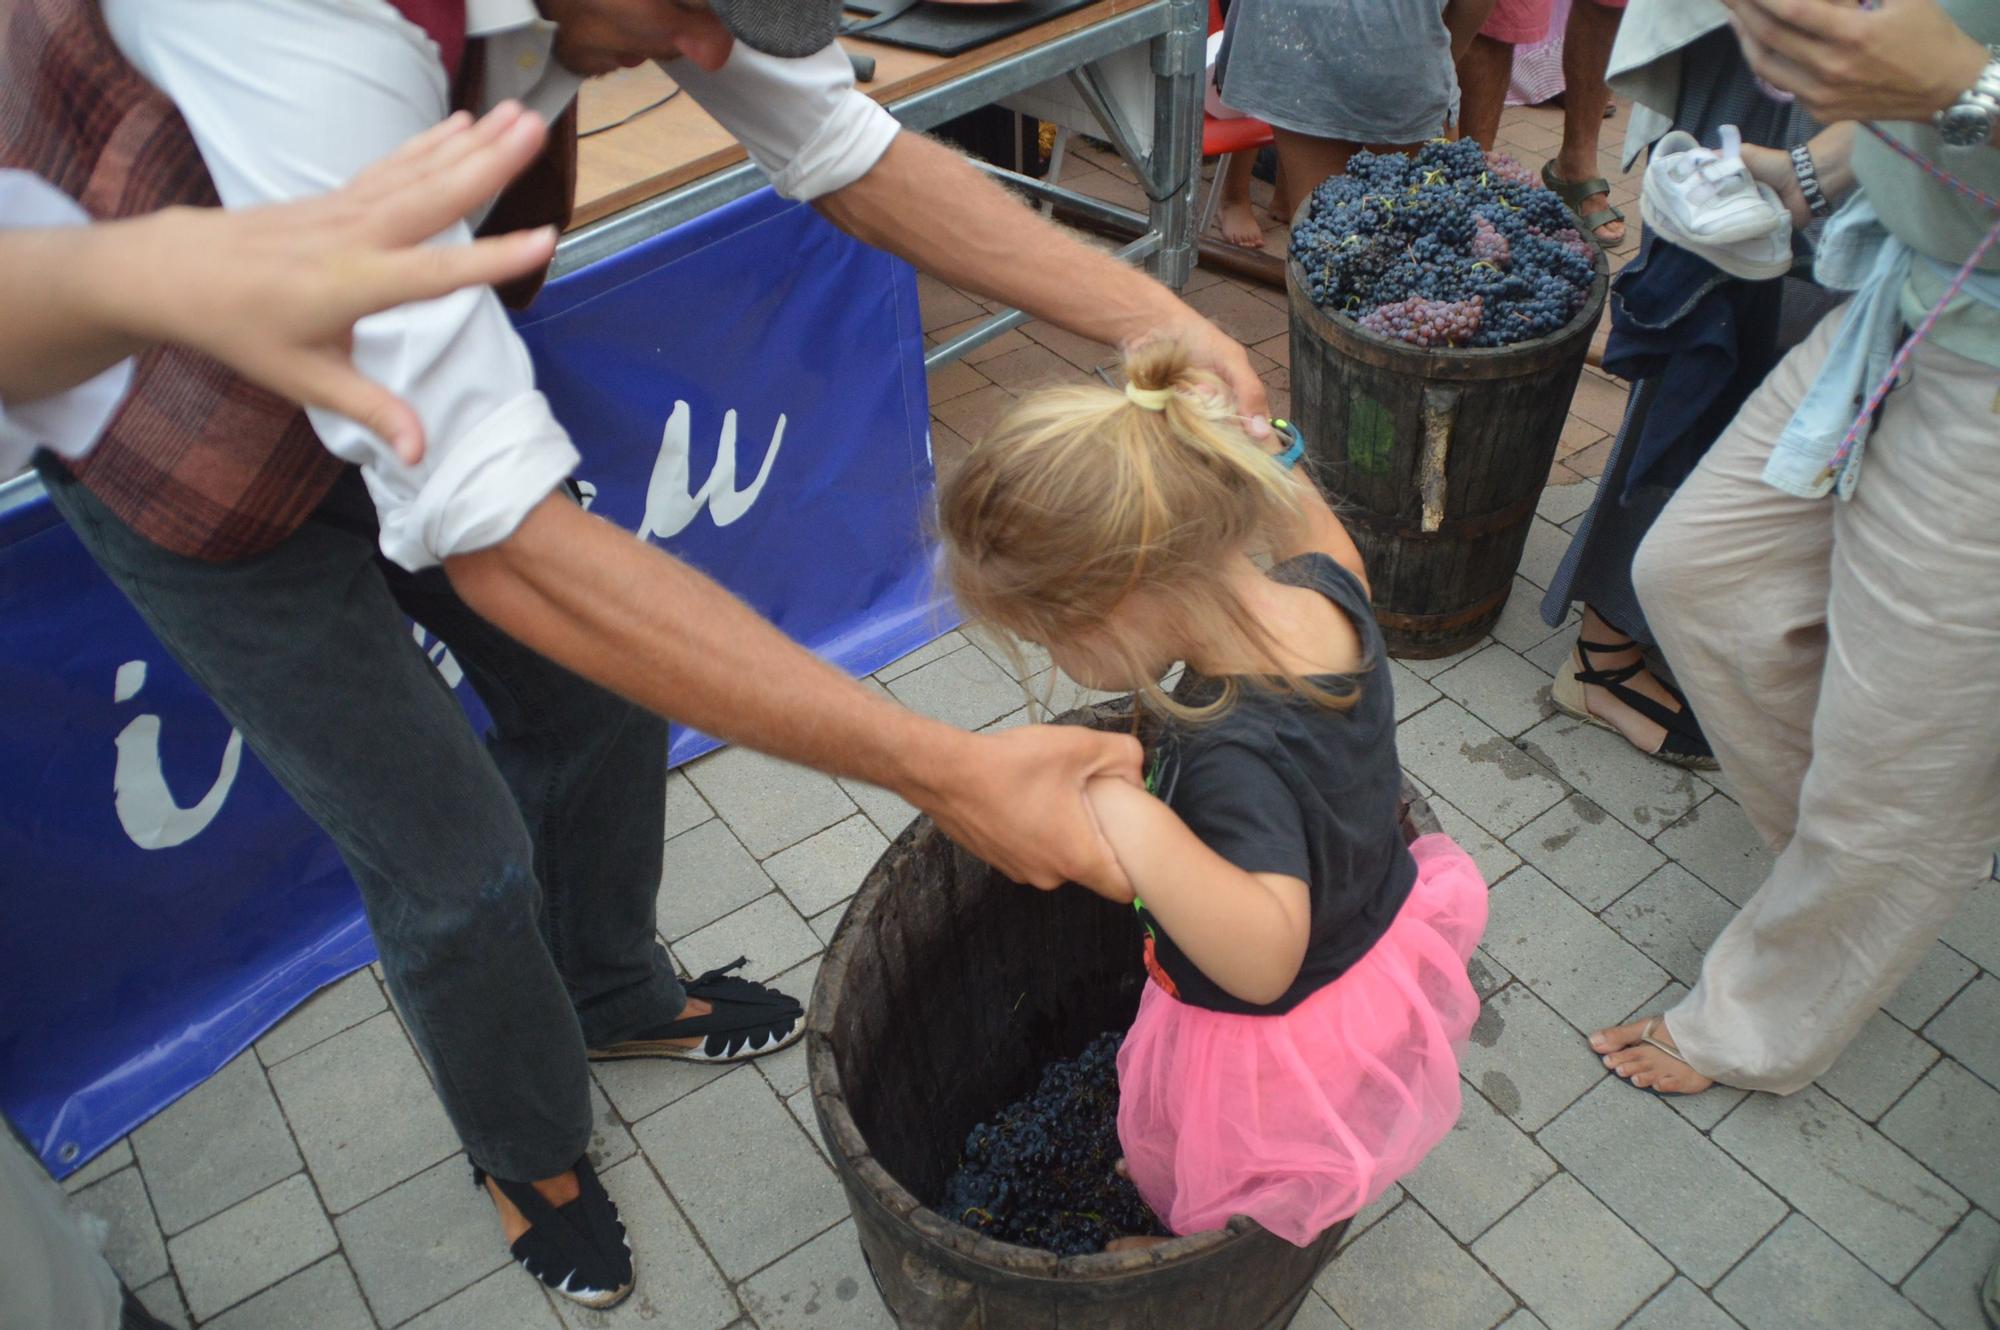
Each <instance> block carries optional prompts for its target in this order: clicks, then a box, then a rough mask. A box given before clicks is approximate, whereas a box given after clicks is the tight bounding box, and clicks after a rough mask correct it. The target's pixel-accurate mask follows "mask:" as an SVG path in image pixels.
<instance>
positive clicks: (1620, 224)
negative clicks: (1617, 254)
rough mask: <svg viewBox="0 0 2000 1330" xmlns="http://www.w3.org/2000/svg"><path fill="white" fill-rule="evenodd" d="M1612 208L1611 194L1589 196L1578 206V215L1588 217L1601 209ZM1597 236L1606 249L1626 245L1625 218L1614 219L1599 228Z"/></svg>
mask: <svg viewBox="0 0 2000 1330" xmlns="http://www.w3.org/2000/svg"><path fill="white" fill-rule="evenodd" d="M1610 206H1611V196H1610V195H1609V194H1589V195H1586V196H1585V197H1584V200H1583V202H1582V203H1581V204H1579V205H1578V206H1577V213H1578V214H1579V215H1580V216H1584V217H1588V216H1590V214H1592V213H1594V212H1596V211H1598V210H1599V209H1601V208H1608V207H1610ZM1595 234H1596V236H1597V243H1598V244H1600V245H1603V246H1604V247H1605V248H1606V249H1616V248H1618V247H1619V246H1620V245H1622V244H1624V243H1625V221H1624V219H1623V218H1613V219H1612V220H1611V221H1608V222H1606V223H1605V224H1604V225H1602V226H1600V227H1598V228H1597V230H1596V232H1595Z"/></svg>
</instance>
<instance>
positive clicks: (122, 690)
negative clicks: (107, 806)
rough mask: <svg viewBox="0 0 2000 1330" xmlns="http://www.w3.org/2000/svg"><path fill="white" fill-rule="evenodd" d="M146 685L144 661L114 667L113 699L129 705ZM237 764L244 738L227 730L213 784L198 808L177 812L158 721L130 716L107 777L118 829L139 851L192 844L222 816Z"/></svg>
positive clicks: (240, 756)
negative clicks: (162, 765) (163, 763)
mask: <svg viewBox="0 0 2000 1330" xmlns="http://www.w3.org/2000/svg"><path fill="white" fill-rule="evenodd" d="M145 686H146V662H145V661H143V660H128V661H126V662H125V663H124V664H123V665H121V666H119V667H118V681H117V684H116V685H115V686H114V688H113V691H112V700H113V701H115V702H125V701H129V700H131V699H132V698H133V697H136V696H137V695H138V692H139V690H140V689H141V688H144V687H145ZM242 762H243V736H242V735H241V734H239V733H237V732H236V731H235V730H231V731H230V732H229V743H228V745H227V746H226V747H225V748H224V749H223V750H222V770H221V771H220V772H218V773H217V774H216V777H215V783H214V784H213V785H211V786H209V787H208V793H207V794H205V795H203V796H202V799H201V802H200V803H198V804H196V805H195V806H194V807H192V808H182V807H181V806H180V805H179V804H177V803H175V802H174V792H173V791H172V790H170V789H168V788H167V774H166V772H165V771H163V770H161V768H160V718H159V717H158V716H155V715H150V714H148V715H144V716H134V717H133V718H132V721H131V723H130V724H128V725H127V726H126V727H125V728H124V729H123V730H120V731H119V732H118V765H117V768H116V769H115V770H114V771H113V773H112V777H111V790H112V794H113V796H114V802H115V804H116V806H117V809H118V822H119V825H120V826H122V827H124V828H125V834H126V835H127V836H130V837H131V838H132V843H133V844H134V845H137V846H138V847H139V848H140V849H142V850H166V849H172V848H173V847H174V846H176V845H180V844H183V843H185V842H187V841H190V840H193V839H194V838H195V837H196V836H199V835H200V834H201V833H202V832H203V831H205V830H207V828H208V824H209V823H211V822H213V821H215V815H216V814H217V813H219V812H221V811H222V804H223V801H224V800H225V799H227V798H228V797H229V790H230V787H231V786H233V785H234V784H235V783H236V770H237V768H238V767H239V766H241V765H242Z"/></svg>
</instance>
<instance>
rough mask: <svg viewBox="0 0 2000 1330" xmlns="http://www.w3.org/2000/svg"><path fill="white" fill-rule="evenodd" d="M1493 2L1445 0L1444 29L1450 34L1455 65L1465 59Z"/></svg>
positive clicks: (1490, 13)
mask: <svg viewBox="0 0 2000 1330" xmlns="http://www.w3.org/2000/svg"><path fill="white" fill-rule="evenodd" d="M1493 5H1494V0H1445V6H1444V27H1445V31H1446V32H1449V33H1450V34H1451V58H1452V62H1453V63H1454V64H1455V63H1457V62H1458V61H1460V60H1462V59H1464V58H1465V53H1466V51H1467V50H1469V49H1470V48H1471V46H1472V39H1473V38H1474V37H1477V36H1478V35H1479V30H1480V28H1482V27H1484V26H1485V25H1486V20H1487V19H1488V18H1489V17H1490V16H1491V15H1492V13H1493Z"/></svg>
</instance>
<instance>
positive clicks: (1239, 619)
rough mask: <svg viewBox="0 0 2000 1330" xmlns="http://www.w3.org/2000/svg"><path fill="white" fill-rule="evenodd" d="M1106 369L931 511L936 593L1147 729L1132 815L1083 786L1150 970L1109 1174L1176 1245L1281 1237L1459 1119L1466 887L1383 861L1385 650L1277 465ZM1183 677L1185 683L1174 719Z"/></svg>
mask: <svg viewBox="0 0 2000 1330" xmlns="http://www.w3.org/2000/svg"><path fill="white" fill-rule="evenodd" d="M1126 372H1127V374H1128V376H1129V379H1130V382H1129V383H1128V384H1127V386H1126V388H1125V391H1124V392H1122V393H1120V392H1117V391H1115V390H1112V389H1109V388H1101V387H1097V386H1094V385H1092V386H1087V387H1071V388H1060V389H1052V390H1049V391H1046V392H1042V393H1038V394H1035V395H1033V396H1031V397H1028V398H1026V399H1024V400H1023V401H1022V402H1020V403H1019V404H1018V405H1017V406H1016V407H1014V408H1013V409H1012V410H1011V411H1010V412H1009V413H1008V414H1007V415H1006V416H1005V417H1004V418H1002V420H1001V421H1000V422H999V423H998V424H997V425H996V426H995V427H994V429H993V431H992V433H990V434H989V435H988V436H987V437H986V438H985V439H984V440H983V441H982V442H981V443H980V444H979V445H978V446H977V447H976V448H974V449H973V451H972V454H971V456H970V457H969V458H968V459H967V460H966V461H965V462H964V463H963V464H962V465H961V466H960V468H959V469H958V471H957V472H956V474H954V475H953V476H952V477H951V479H950V482H949V483H948V484H947V485H946V486H945V487H944V490H943V493H942V494H941V496H940V525H941V528H942V534H943V538H944V545H945V559H946V574H947V577H948V579H949V582H950V585H951V588H952V590H953V591H954V593H955V594H956V595H957V597H958V600H959V603H960V605H961V606H963V607H964V608H965V609H966V610H967V611H968V612H970V613H971V614H973V615H975V616H976V617H978V618H979V619H982V620H984V621H986V622H987V623H989V624H991V625H993V626H995V627H997V628H1000V629H1003V630H1005V631H1007V632H1010V633H1012V634H1014V635H1015V636H1017V637H1019V638H1023V639H1025V640H1027V641H1030V642H1035V643H1039V644H1041V645H1043V646H1045V647H1046V648H1048V651H1049V653H1050V655H1051V656H1053V657H1054V660H1055V663H1056V664H1057V665H1059V666H1060V667H1061V668H1062V670H1063V672H1064V673H1066V674H1068V675H1069V676H1070V677H1071V678H1073V679H1075V680H1077V681H1078V682H1079V683H1082V684H1084V685H1086V686H1089V687H1093V688H1103V689H1116V690H1121V691H1122V690H1126V689H1130V690H1133V691H1134V692H1135V693H1136V694H1137V695H1138V701H1139V704H1140V707H1141V711H1142V713H1143V715H1144V716H1145V717H1146V718H1147V719H1148V720H1149V721H1150V722H1153V723H1152V725H1151V726H1150V728H1151V730H1152V731H1154V732H1153V733H1150V734H1148V736H1147V737H1148V739H1149V743H1148V748H1149V752H1148V766H1149V769H1150V773H1151V774H1150V776H1149V779H1148V785H1149V788H1150V789H1151V790H1153V791H1154V793H1149V792H1148V791H1147V790H1141V789H1139V788H1137V787H1135V786H1132V785H1130V784H1127V783H1125V782H1123V781H1118V780H1113V779H1109V778H1106V779H1100V780H1097V781H1094V782H1093V783H1092V784H1091V785H1090V787H1089V789H1088V798H1089V801H1090V804H1091V807H1092V809H1093V811H1094V813H1095V815H1096V817H1097V820H1098V823H1099V825H1100V827H1101V828H1102V830H1103V832H1104V835H1105V838H1106V840H1107V841H1108V842H1109V843H1110V846H1111V848H1112V850H1113V851H1114V852H1115V854H1116V856H1117V858H1118V862H1119V865H1120V866H1121V867H1122V868H1123V869H1124V872H1125V875H1126V877H1127V878H1128V879H1129V882H1130V890H1129V891H1127V892H1126V893H1124V894H1122V895H1117V894H1113V893H1109V892H1107V893H1106V894H1111V895H1113V899H1119V900H1129V901H1132V902H1133V903H1134V904H1135V905H1136V906H1137V907H1138V912H1139V916H1140V919H1141V921H1142V922H1143V924H1144V937H1145V944H1144V954H1145V959H1146V964H1147V969H1148V970H1149V972H1150V973H1151V976H1152V982H1151V983H1149V984H1147V986H1146V991H1145V996H1144V997H1143V998H1142V999H1141V1001H1140V1005H1139V1015H1138V1018H1137V1019H1136V1020H1135V1021H1134V1022H1133V1025H1132V1029H1131V1031H1130V1032H1129V1033H1128V1034H1127V1035H1126V1037H1125V1043H1124V1047H1123V1049H1122V1051H1121V1052H1120V1053H1119V1056H1118V1080H1119V1093H1120V1106H1119V1112H1118V1133H1119V1137H1120V1141H1121V1143H1122V1144H1123V1146H1124V1150H1125V1159H1126V1164H1127V1166H1128V1168H1129V1170H1130V1173H1131V1176H1132V1180H1133V1182H1135V1183H1136V1184H1137V1185H1138V1188H1139V1192H1140V1194H1141V1195H1142V1196H1144V1197H1145V1199H1146V1201H1147V1203H1148V1204H1150V1205H1151V1206H1152V1207H1153V1209H1154V1211H1155V1213H1157V1214H1158V1215H1159V1216H1160V1218H1161V1219H1162V1220H1163V1221H1164V1222H1165V1224H1166V1225H1167V1227H1168V1228H1170V1229H1171V1230H1173V1231H1174V1232H1176V1233H1191V1232H1198V1231H1201V1230H1204V1229H1212V1228H1218V1227H1220V1226H1222V1225H1223V1224H1225V1223H1227V1222H1228V1220H1229V1217H1230V1216H1231V1215H1235V1214H1245V1215H1249V1216H1250V1217H1251V1218H1253V1219H1255V1220H1256V1221H1257V1222H1258V1223H1260V1224H1262V1225H1263V1226H1264V1227H1265V1228H1267V1229H1269V1230H1270V1231H1272V1232H1273V1233H1276V1234H1278V1235H1280V1236H1282V1237H1284V1238H1286V1239H1288V1240H1289V1241H1291V1242H1294V1243H1298V1244H1300V1245H1305V1244H1307V1243H1309V1242H1311V1241H1312V1240H1313V1239H1314V1238H1315V1237H1317V1236H1318V1235H1319V1234H1320V1233H1321V1232H1322V1231H1323V1230H1325V1229H1326V1228H1327V1227H1329V1226H1330V1225H1332V1224H1334V1223H1337V1222H1339V1221H1340V1220H1342V1219H1345V1218H1347V1217H1349V1216H1351V1215H1353V1214H1354V1213H1355V1212H1356V1211H1358V1210H1360V1209H1361V1208H1362V1207H1363V1206H1365V1205H1367V1204H1368V1203H1369V1202H1370V1201H1372V1200H1374V1199H1375V1198H1376V1197H1377V1196H1379V1195H1381V1194H1382V1192H1383V1191H1385V1190H1386V1189H1387V1188H1388V1187H1389V1185H1390V1183H1392V1182H1394V1181H1395V1180H1396V1179H1397V1178H1399V1177H1401V1176H1403V1175H1404V1174H1406V1173H1408V1172H1409V1171H1410V1170H1412V1169H1413V1168H1415V1167H1416V1166H1417V1164H1418V1163H1419V1162H1420V1161H1421V1160H1422V1159H1423V1157H1424V1155H1425V1153H1426V1152H1428V1151H1429V1150H1430V1148H1431V1147H1432V1146H1433V1145H1435V1144H1436V1143H1437V1142H1438V1140H1439V1139H1440V1138H1442V1137H1443V1136H1444V1134H1445V1133H1446V1132H1447V1131H1449V1130H1450V1129H1451V1125H1452V1123H1453V1122H1454V1121H1456V1119H1457V1117H1458V1111H1459V1082H1458V1064H1457V1058H1456V1056H1455V1053H1454V1046H1455V1045H1458V1044H1460V1043H1462V1041H1463V1040H1464V1039H1465V1037H1466V1035H1467V1034H1468V1033H1469V1032H1470V1031H1471V1028H1472V1023H1473V1020H1474V1018H1475V1017H1476V1016H1477V1014H1478V999H1477V997H1476V996H1475V995H1474V993H1473V990H1472V986H1471V984H1470V982H1469V981H1468V980H1467V977H1466V969H1465V966H1466V961H1467V959H1468V958H1469V957H1470V956H1471V954H1472V949H1473V946H1474V945H1475V944H1476V943H1477V942H1478V941H1479V937H1480V934H1481V932H1482V931H1483V930H1484V928H1485V924H1486V886H1485V883H1484V882H1483V881H1482V880H1481V879H1480V876H1479V873H1478V870H1477V869H1476V868H1474V867H1473V863H1472V860H1471V859H1470V858H1469V857H1467V855H1466V854H1465V852H1464V851H1463V850H1461V849H1459V847H1458V846H1457V845H1455V844H1453V843H1452V841H1451V840H1450V839H1449V838H1448V837H1445V836H1436V835H1434V836H1426V837H1423V838H1422V839H1420V840H1418V841H1417V842H1416V843H1415V844H1414V845H1410V846H1405V844H1404V842H1403V837H1402V834H1401V830H1400V826H1399V810H1400V794H1401V783H1402V777H1401V772H1400V769H1399V768H1398V766H1397V762H1396V743H1395V727H1396V722H1395V706H1394V703H1393V700H1392V699H1391V697H1390V687H1389V675H1388V670H1387V668H1386V658H1385V654H1384V651H1383V644H1382V637H1381V634H1380V632H1379V630H1378V629H1377V628H1376V626H1375V622H1374V619H1373V617H1372V616H1371V615H1370V613H1369V609H1368V591H1367V584H1366V582H1365V581H1364V579H1363V575H1362V569H1361V559H1360V555H1359V552H1358V551H1357V550H1356V549H1355V547H1354V542H1353V541H1352V540H1351V539H1350V538H1349V537H1348V535H1347V532H1346V530H1345V529H1344V528H1343V527H1342V526H1341V525H1340V522H1339V521H1338V520H1337V519H1336V518H1335V517H1334V515H1333V513H1332V512H1331V511H1330V510H1329V509H1328V508H1327V506H1326V503H1325V501H1324V500H1323V499H1321V498H1320V496H1319V493H1318V491H1317V490H1316V489H1314V487H1313V485H1312V483H1311V481H1310V480H1309V479H1307V478H1306V477H1305V476H1304V475H1303V474H1302V473H1301V472H1299V471H1297V470H1295V469H1289V468H1291V467H1292V463H1293V462H1295V461H1296V460H1297V459H1296V456H1295V455H1293V454H1295V453H1296V452H1297V451H1298V450H1297V449H1296V448H1294V449H1293V450H1292V451H1291V452H1290V453H1287V454H1286V455H1285V456H1283V457H1278V456H1273V455H1272V453H1271V452H1270V451H1269V450H1267V449H1266V448H1265V447H1263V446H1262V445H1260V444H1257V443H1254V442H1252V441H1251V439H1250V438H1249V436H1248V435H1247V434H1246V433H1245V432H1244V430H1243V428H1242V425H1241V419H1240V417H1237V416H1235V415H1234V414H1232V412H1233V408H1232V407H1231V406H1230V405H1229V404H1228V403H1227V402H1226V400H1225V399H1224V396H1223V393H1222V390H1221V387H1220V385H1219V383H1217V382H1216V381H1214V380H1213V379H1210V378H1208V377H1207V376H1205V375H1198V374H1196V373H1195V372H1193V371H1191V370H1190V369H1189V368H1188V362H1187V359H1186V356H1185V354H1184V352H1183V351H1182V350H1180V349H1179V348H1177V347H1175V346H1172V345H1166V344H1162V345H1158V346H1153V347H1148V348H1144V349H1142V350H1140V351H1138V352H1136V353H1134V354H1133V355H1132V356H1131V357H1130V359H1129V361H1128V363H1127V366H1126ZM1259 555H1268V556H1270V557H1271V558H1272V559H1273V560H1275V561H1276V562H1275V566H1273V567H1272V568H1271V570H1270V571H1269V572H1268V573H1266V572H1264V571H1262V570H1261V569H1260V567H1259V565H1258V563H1257V562H1256V558H1257V556H1259ZM1175 661H1184V662H1185V663H1186V665H1187V668H1188V671H1189V674H1190V676H1191V677H1193V678H1194V679H1195V682H1194V683H1193V684H1191V685H1190V684H1183V686H1182V687H1181V689H1179V690H1177V694H1176V695H1175V696H1172V697H1170V696H1168V695H1167V694H1165V693H1164V692H1162V690H1161V689H1160V687H1159V685H1158V683H1157V682H1156V681H1157V680H1158V679H1159V678H1160V677H1161V675H1162V674H1164V673H1165V672H1166V670H1167V668H1168V667H1169V666H1170V665H1171V664H1172V663H1173V662H1175ZM1135 893H1136V895H1135Z"/></svg>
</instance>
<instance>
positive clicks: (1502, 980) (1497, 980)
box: [1465, 947, 1514, 1002]
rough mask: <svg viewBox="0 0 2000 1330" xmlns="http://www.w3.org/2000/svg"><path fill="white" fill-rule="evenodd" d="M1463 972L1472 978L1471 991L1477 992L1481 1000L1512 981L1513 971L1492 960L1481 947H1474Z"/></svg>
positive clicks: (1484, 999)
mask: <svg viewBox="0 0 2000 1330" xmlns="http://www.w3.org/2000/svg"><path fill="white" fill-rule="evenodd" d="M1465 974H1466V977H1467V978H1468V979H1470V980H1472V991H1473V992H1475V993H1477V994H1479V1000H1480V1001H1481V1002H1484V1001H1486V999H1487V998H1490V997H1492V996H1493V995H1494V994H1495V993H1498V992H1499V991H1500V990H1501V989H1503V988H1505V987H1506V986H1507V985H1508V984H1511V983H1513V982H1514V975H1513V972H1512V971H1510V970H1509V969H1508V968H1507V967H1506V966H1504V965H1502V964H1501V963H1500V962H1499V961H1496V960H1494V959H1493V957H1492V956H1490V955H1488V954H1487V952H1486V949H1485V948H1483V947H1478V948H1474V950H1473V952H1472V959H1471V960H1470V961H1467V962H1466V965H1465Z"/></svg>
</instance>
